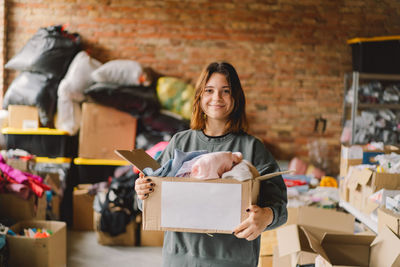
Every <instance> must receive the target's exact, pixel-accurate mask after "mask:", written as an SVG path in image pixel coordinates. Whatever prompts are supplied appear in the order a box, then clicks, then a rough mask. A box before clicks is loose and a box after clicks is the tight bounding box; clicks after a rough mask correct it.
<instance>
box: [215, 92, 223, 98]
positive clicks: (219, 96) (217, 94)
mask: <svg viewBox="0 0 400 267" xmlns="http://www.w3.org/2000/svg"><path fill="white" fill-rule="evenodd" d="M221 97H222V94H221V92H219V91H215V92H214V94H213V98H214V99H220V98H221Z"/></svg>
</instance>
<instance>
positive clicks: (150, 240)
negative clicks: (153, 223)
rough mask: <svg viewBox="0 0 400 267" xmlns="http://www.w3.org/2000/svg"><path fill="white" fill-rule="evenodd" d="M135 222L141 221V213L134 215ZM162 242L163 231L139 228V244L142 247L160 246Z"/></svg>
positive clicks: (139, 222)
mask: <svg viewBox="0 0 400 267" xmlns="http://www.w3.org/2000/svg"><path fill="white" fill-rule="evenodd" d="M135 221H136V223H137V225H140V224H141V223H142V213H140V214H138V215H137V216H136V220H135ZM163 244H164V232H163V231H144V230H143V229H142V228H140V246H143V247H162V246H163Z"/></svg>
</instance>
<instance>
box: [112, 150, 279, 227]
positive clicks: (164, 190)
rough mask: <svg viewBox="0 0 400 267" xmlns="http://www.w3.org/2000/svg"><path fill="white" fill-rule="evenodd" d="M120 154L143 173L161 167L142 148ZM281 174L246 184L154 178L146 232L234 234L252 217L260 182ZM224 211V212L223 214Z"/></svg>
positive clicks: (145, 209) (145, 210) (145, 212)
mask: <svg viewBox="0 0 400 267" xmlns="http://www.w3.org/2000/svg"><path fill="white" fill-rule="evenodd" d="M116 153H117V154H118V155H120V156H121V157H122V158H123V159H125V160H127V161H128V162H131V163H132V164H134V165H135V166H136V167H137V168H138V169H139V170H143V169H144V168H146V167H151V168H152V169H153V170H155V169H158V168H159V167H160V165H159V164H158V163H157V162H156V161H155V160H154V159H153V158H151V157H150V156H149V155H148V154H147V153H146V152H145V151H144V150H142V149H137V150H134V151H128V150H117V151H116ZM281 173H282V172H280V173H274V174H268V175H264V176H262V177H257V178H255V179H252V180H247V181H244V182H240V181H237V180H235V179H213V180H199V179H193V178H180V177H150V178H151V179H152V181H153V183H155V187H154V188H155V190H154V192H153V193H151V194H150V196H149V198H147V199H145V200H144V201H143V230H153V231H159V230H161V231H178V232H196V233H229V234H232V231H233V229H234V228H235V227H237V226H238V225H239V224H240V222H242V221H243V220H245V219H246V218H247V217H248V213H247V212H246V211H245V210H246V208H247V207H248V206H249V205H251V203H256V202H257V198H258V192H259V186H260V179H268V178H270V177H274V176H276V175H278V174H281ZM176 192H179V194H176ZM204 194H206V196H207V197H206V198H205V197H204V196H205V195H204ZM206 203H207V204H206ZM233 203H235V204H233ZM221 210H224V212H223V213H221V212H220V211H221Z"/></svg>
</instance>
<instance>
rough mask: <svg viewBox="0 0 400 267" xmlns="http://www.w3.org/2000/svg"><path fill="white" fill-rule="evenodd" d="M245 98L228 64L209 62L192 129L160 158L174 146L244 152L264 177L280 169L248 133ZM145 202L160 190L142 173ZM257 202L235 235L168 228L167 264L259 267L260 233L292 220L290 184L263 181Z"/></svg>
mask: <svg viewBox="0 0 400 267" xmlns="http://www.w3.org/2000/svg"><path fill="white" fill-rule="evenodd" d="M246 129H247V120H246V113H245V97H244V93H243V89H242V86H241V84H240V80H239V77H238V75H237V73H236V70H235V69H234V67H233V66H232V65H230V64H229V63H226V62H214V63H211V64H209V65H208V66H207V67H206V68H205V69H204V70H203V72H202V73H201V75H200V77H199V79H198V81H197V84H196V94H195V99H194V107H193V115H192V119H191V129H190V130H187V131H183V132H179V133H177V134H176V135H175V136H174V137H173V138H172V139H171V141H170V143H169V145H168V146H167V148H166V149H165V150H164V151H163V152H162V154H161V155H160V157H159V158H158V161H159V163H160V164H164V163H165V162H167V161H168V160H169V159H171V158H172V157H173V155H174V154H173V153H174V149H179V150H181V151H184V152H190V151H196V150H207V151H208V152H217V151H232V152H241V153H242V154H243V159H246V160H248V161H249V162H251V163H252V164H253V165H254V166H255V167H256V168H257V170H258V171H259V173H260V175H264V174H267V173H271V172H275V171H279V167H278V165H277V163H276V162H275V160H274V158H273V157H272V155H271V154H270V153H269V152H268V151H267V150H266V149H265V147H264V145H263V143H262V142H261V141H260V140H258V139H257V138H255V137H253V136H251V135H249V134H247V133H246ZM135 190H136V193H137V195H138V198H139V199H140V200H143V199H146V198H147V197H148V195H149V194H151V193H152V192H153V191H154V190H157V188H155V187H154V184H153V183H152V182H151V179H148V178H145V177H144V176H143V175H141V177H140V178H139V179H137V180H136V184H135ZM259 196H260V197H259V202H258V205H252V206H250V207H248V209H247V210H246V211H247V212H249V217H248V218H247V219H246V220H245V221H243V222H242V223H241V224H240V225H238V227H237V228H236V229H234V231H233V233H232V234H230V235H229V234H213V235H212V236H210V235H207V234H199V233H184V232H165V235H164V247H163V266H171V267H176V266H191V267H192V266H218V267H220V266H227V267H228V266H229V267H232V266H254V267H255V266H257V264H258V257H259V252H260V234H261V233H262V232H263V231H265V230H269V229H273V228H276V227H278V226H280V225H282V224H284V223H285V222H286V220H287V210H286V204H287V196H286V187H285V184H284V182H283V179H282V177H281V176H277V177H275V178H272V179H269V180H266V181H263V182H262V183H261V186H260V193H259Z"/></svg>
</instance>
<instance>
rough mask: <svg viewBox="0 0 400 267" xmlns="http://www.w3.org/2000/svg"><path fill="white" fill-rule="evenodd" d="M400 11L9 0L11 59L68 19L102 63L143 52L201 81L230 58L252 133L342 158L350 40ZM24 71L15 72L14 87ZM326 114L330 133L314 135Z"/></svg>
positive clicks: (393, 4) (363, 3) (285, 2)
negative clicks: (213, 65) (209, 68)
mask: <svg viewBox="0 0 400 267" xmlns="http://www.w3.org/2000/svg"><path fill="white" fill-rule="evenodd" d="M398 14H400V2H399V1H398V0H381V1H378V0H352V1H343V0H335V1H326V0H302V1H298V0H263V1H262V0H258V1H257V0H237V1H236V0H198V1H196V0H186V1H178V0H171V1H161V0H160V1H142V0H138V1H133V0H132V1H129V0H120V1H117V0H99V1H95V0H86V1H83V0H64V1H61V0H57V1H54V0H53V1H51V0H41V1H39V0H29V1H28V0H20V1H11V0H9V1H7V6H6V21H7V23H8V28H7V42H6V52H7V54H6V57H7V59H9V58H11V57H12V56H13V55H15V54H16V53H17V52H18V51H19V49H21V47H22V46H23V45H24V44H25V42H26V41H27V40H28V39H29V38H30V37H31V36H32V35H33V34H34V33H35V32H36V30H37V29H38V28H39V27H43V26H48V25H52V24H67V25H68V27H67V29H68V30H69V31H70V32H78V33H79V34H81V36H82V37H83V42H84V45H85V47H86V48H87V49H89V50H90V51H91V55H92V56H93V57H95V58H97V59H99V60H100V61H102V62H106V61H108V60H112V59H120V58H124V59H133V60H137V61H139V62H140V63H142V64H143V65H145V66H150V67H152V68H153V69H155V70H156V71H158V72H161V73H163V74H166V75H171V76H178V77H182V78H185V79H191V80H192V81H195V80H196V78H197V76H198V75H199V73H200V70H201V69H202V67H203V66H204V65H205V64H207V63H209V62H211V61H215V60H226V61H229V62H231V63H232V64H233V65H234V66H235V67H236V68H237V70H238V73H239V76H240V78H241V80H242V85H243V86H244V88H245V93H246V97H247V103H248V105H247V112H248V115H249V119H250V123H251V125H250V126H251V127H250V130H251V133H253V134H255V135H257V136H259V137H260V138H262V139H263V140H264V141H265V143H266V145H267V146H268V147H270V149H271V150H272V152H273V154H274V155H275V156H276V157H277V158H281V159H290V158H291V157H293V156H295V155H297V156H300V157H305V158H307V156H308V148H307V144H308V143H309V142H310V141H313V140H317V139H318V140H319V139H320V138H322V139H323V140H326V141H327V142H328V144H329V147H330V150H329V151H330V154H331V156H332V158H333V159H334V161H335V163H337V162H338V155H339V154H338V151H339V145H340V144H339V138H340V133H341V122H340V121H341V115H342V114H341V113H342V100H343V75H344V73H345V72H348V71H351V50H350V48H349V47H348V46H347V45H346V40H347V39H350V38H353V37H370V36H382V35H396V34H399V32H400V16H399V15H398ZM15 75H16V73H15V72H12V71H6V72H5V87H4V90H5V89H6V88H7V85H8V84H10V82H11V81H12V79H13V78H14V77H15ZM321 115H322V116H323V117H324V118H326V119H327V120H328V125H327V130H326V132H325V133H324V134H323V135H321V134H316V133H313V129H314V121H315V118H316V117H319V116H321ZM333 166H335V164H333Z"/></svg>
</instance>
